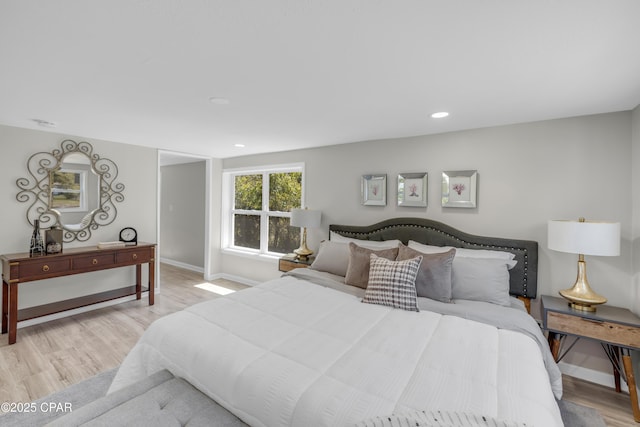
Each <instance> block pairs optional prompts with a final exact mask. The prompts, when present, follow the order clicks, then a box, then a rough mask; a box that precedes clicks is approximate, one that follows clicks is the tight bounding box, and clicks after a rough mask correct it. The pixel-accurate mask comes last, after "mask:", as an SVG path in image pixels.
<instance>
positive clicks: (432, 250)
mask: <svg viewBox="0 0 640 427" xmlns="http://www.w3.org/2000/svg"><path fill="white" fill-rule="evenodd" d="M408 246H409V247H410V248H412V249H415V250H416V251H420V252H422V253H425V254H439V253H443V252H447V251H449V250H450V249H451V248H453V246H433V245H425V244H423V243H418V242H416V241H413V240H409V244H408ZM455 250H456V258H457V257H461V258H487V259H491V258H493V259H506V260H512V259H514V258H515V257H516V256H515V254H512V253H511V252H503V251H491V250H488V249H467V248H455ZM514 265H515V264H514ZM511 268H513V267H511Z"/></svg>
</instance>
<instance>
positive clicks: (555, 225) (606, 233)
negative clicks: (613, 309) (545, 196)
mask: <svg viewBox="0 0 640 427" xmlns="http://www.w3.org/2000/svg"><path fill="white" fill-rule="evenodd" d="M547 232H548V241H549V243H548V246H549V249H552V250H554V251H559V252H568V253H573V254H578V276H577V278H576V282H575V284H574V285H573V287H572V288H571V289H564V290H562V291H560V295H562V296H563V297H564V298H565V299H567V300H568V301H569V305H570V306H571V307H572V308H574V309H576V310H583V311H596V306H597V305H599V304H604V303H605V302H607V299H606V298H605V297H603V296H601V295H598V294H597V293H595V292H594V291H593V290H592V289H591V287H590V286H589V281H588V280H587V263H586V262H585V261H584V256H585V255H597V256H618V255H620V223H619V222H596V221H585V219H584V218H580V219H579V220H578V221H556V220H552V221H549V224H548V229H547Z"/></svg>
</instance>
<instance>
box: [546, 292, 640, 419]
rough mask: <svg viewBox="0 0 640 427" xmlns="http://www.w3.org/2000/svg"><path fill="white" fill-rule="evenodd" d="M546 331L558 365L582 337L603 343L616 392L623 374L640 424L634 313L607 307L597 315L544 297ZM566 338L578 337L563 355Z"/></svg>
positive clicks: (639, 332)
mask: <svg viewBox="0 0 640 427" xmlns="http://www.w3.org/2000/svg"><path fill="white" fill-rule="evenodd" d="M541 300H542V301H541V307H542V322H543V328H544V329H545V330H546V331H548V333H549V346H550V347H551V354H552V355H553V358H554V360H555V361H556V362H559V361H560V360H562V358H563V357H564V356H565V355H566V354H567V353H568V352H569V351H570V350H571V348H573V346H574V344H575V343H576V341H578V340H579V339H580V338H587V339H591V340H595V341H598V342H600V344H601V345H602V348H603V349H604V351H605V352H606V353H607V356H608V357H609V360H610V361H611V364H612V366H613V375H614V379H615V387H616V391H617V392H618V393H620V391H621V389H620V374H621V373H624V379H625V380H626V382H627V385H628V386H629V398H630V400H631V408H632V410H633V418H634V419H635V421H636V422H640V407H639V405H638V393H637V390H636V382H635V376H634V372H633V365H632V363H631V350H640V317H638V316H636V315H635V314H633V313H632V312H631V311H629V310H627V309H624V308H620V307H613V306H610V305H604V306H602V307H600V308H599V309H598V312H597V313H595V312H592V311H584V310H576V309H573V308H572V307H570V306H568V305H567V303H566V302H565V300H564V299H562V298H558V297H552V296H549V295H542V298H541ZM567 335H572V336H573V337H575V340H574V341H573V343H571V344H570V345H569V347H568V348H567V349H566V350H565V351H564V352H563V351H562V347H563V345H564V342H565V339H566V337H567Z"/></svg>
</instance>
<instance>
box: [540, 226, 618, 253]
mask: <svg viewBox="0 0 640 427" xmlns="http://www.w3.org/2000/svg"><path fill="white" fill-rule="evenodd" d="M547 232H548V236H547V237H548V242H549V243H548V246H549V249H552V250H554V251H559V252H569V253H573V254H582V255H599V256H617V255H620V223H619V222H597V221H584V222H580V221H565V220H551V221H549V224H548V228H547Z"/></svg>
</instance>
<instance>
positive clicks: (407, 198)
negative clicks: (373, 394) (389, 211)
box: [398, 172, 427, 208]
mask: <svg viewBox="0 0 640 427" xmlns="http://www.w3.org/2000/svg"><path fill="white" fill-rule="evenodd" d="M398 206H410V207H418V208H424V207H426V206H427V173H426V172H418V173H401V174H399V175H398Z"/></svg>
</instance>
